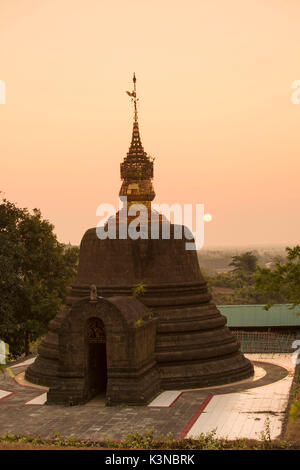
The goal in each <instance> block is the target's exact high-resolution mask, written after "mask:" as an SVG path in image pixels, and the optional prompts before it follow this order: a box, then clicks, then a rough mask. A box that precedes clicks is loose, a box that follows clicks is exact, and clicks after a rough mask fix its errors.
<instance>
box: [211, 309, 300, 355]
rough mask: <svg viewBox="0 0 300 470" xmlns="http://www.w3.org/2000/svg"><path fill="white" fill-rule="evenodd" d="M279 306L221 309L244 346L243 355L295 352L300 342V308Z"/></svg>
mask: <svg viewBox="0 0 300 470" xmlns="http://www.w3.org/2000/svg"><path fill="white" fill-rule="evenodd" d="M291 306H292V304H276V305H273V306H272V307H271V308H270V309H269V310H264V305H218V309H219V310H220V312H221V313H222V314H223V315H224V316H225V317H226V318H227V326H228V327H229V328H230V330H231V331H232V332H233V333H234V334H235V335H236V337H237V338H238V339H239V340H240V342H241V349H242V351H243V352H267V351H268V352H292V351H293V350H294V349H293V342H294V341H295V340H297V339H300V307H299V308H297V307H296V308H294V309H291Z"/></svg>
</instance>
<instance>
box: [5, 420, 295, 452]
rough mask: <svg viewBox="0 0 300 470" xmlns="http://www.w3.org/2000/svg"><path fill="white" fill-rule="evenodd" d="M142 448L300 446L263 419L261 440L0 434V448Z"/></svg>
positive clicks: (149, 434)
mask: <svg viewBox="0 0 300 470" xmlns="http://www.w3.org/2000/svg"><path fill="white" fill-rule="evenodd" d="M9 448H14V449H16V448H22V449H41V448H47V449H53V450H54V449H99V450H101V449H102V450H103V449H106V450H107V449H114V450H115V449H120V450H121V449H143V450H165V449H170V450H228V449H231V450H278V449H280V450H283V449H286V450H288V449H300V444H299V446H295V444H293V443H292V442H288V441H284V440H274V441H272V440H271V438H270V427H269V426H268V423H266V429H265V431H264V432H263V433H262V434H261V436H260V440H253V439H252V440H251V439H237V440H235V441H228V440H226V439H217V438H216V431H215V430H214V431H212V432H210V433H207V434H200V435H199V436H198V437H197V438H195V439H176V438H174V437H173V436H172V435H171V434H170V435H167V436H158V437H157V436H156V432H155V430H153V429H152V430H148V431H146V432H144V433H139V432H134V433H131V434H128V436H127V437H126V438H125V439H124V440H123V441H116V440H112V439H109V438H107V439H106V438H104V439H103V440H97V441H95V440H90V439H79V438H77V437H76V436H74V435H72V436H70V437H63V436H61V435H60V434H59V433H55V434H54V435H53V436H52V437H51V438H47V439H44V438H41V437H31V436H29V435H21V434H10V433H8V432H6V433H5V434H4V435H3V436H0V449H9Z"/></svg>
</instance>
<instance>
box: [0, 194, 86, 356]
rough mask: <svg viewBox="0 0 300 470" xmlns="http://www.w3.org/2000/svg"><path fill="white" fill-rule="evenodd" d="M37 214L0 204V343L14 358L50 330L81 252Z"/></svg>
mask: <svg viewBox="0 0 300 470" xmlns="http://www.w3.org/2000/svg"><path fill="white" fill-rule="evenodd" d="M53 229H54V227H53V225H52V224H51V223H49V221H47V220H45V219H43V218H42V215H41V212H40V211H39V210H38V209H34V210H33V213H32V214H30V213H29V211H28V210H27V209H20V208H18V207H16V205H15V204H13V203H11V202H9V201H7V200H6V199H4V200H3V201H2V202H1V203H0V338H1V339H2V340H3V341H5V342H6V343H8V344H9V346H10V354H11V356H12V357H17V356H18V355H20V354H23V353H25V354H28V353H29V346H30V342H31V341H35V340H36V339H37V338H38V337H39V336H41V335H42V334H44V333H45V332H46V331H47V325H48V323H49V321H50V320H51V319H52V318H53V317H54V316H55V315H56V314H57V312H58V310H59V308H60V306H61V305H62V302H63V299H64V298H65V296H66V294H67V290H68V286H69V285H70V283H71V281H72V279H73V278H74V276H75V274H76V267H77V260H78V248H77V247H71V248H67V247H65V245H64V244H62V243H59V242H58V240H57V238H56V235H55V234H54V233H53Z"/></svg>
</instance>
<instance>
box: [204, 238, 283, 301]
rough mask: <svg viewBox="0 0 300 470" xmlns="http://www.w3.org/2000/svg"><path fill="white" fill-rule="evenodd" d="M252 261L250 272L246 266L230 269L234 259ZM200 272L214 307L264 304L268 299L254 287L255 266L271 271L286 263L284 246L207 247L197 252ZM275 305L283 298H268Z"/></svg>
mask: <svg viewBox="0 0 300 470" xmlns="http://www.w3.org/2000/svg"><path fill="white" fill-rule="evenodd" d="M247 254H248V255H249V254H250V258H251V257H252V258H253V261H254V264H253V266H252V268H250V270H248V269H247V266H246V267H245V266H244V267H243V266H242V265H240V266H237V267H236V268H234V266H231V265H230V263H232V262H233V260H234V259H236V258H237V259H238V260H240V258H243V257H245V256H246V257H247ZM197 255H198V260H199V265H200V268H201V272H202V274H203V276H204V278H205V280H206V281H207V283H208V288H209V290H210V293H211V294H212V297H213V301H214V302H215V303H216V304H217V305H230V304H267V303H268V302H269V301H270V297H268V296H266V295H264V294H263V293H262V292H261V291H260V290H258V289H257V288H256V286H255V275H256V267H257V266H259V267H261V268H269V269H271V270H272V269H273V268H275V267H276V263H280V264H284V263H285V262H286V250H285V247H284V246H267V245H266V246H263V245H261V246H254V247H253V246H252V247H251V246H242V247H210V248H205V249H202V250H199V251H198V252H197ZM272 301H273V302H275V303H285V302H287V299H286V298H285V297H284V296H279V295H278V296H277V297H274V298H273V299H272Z"/></svg>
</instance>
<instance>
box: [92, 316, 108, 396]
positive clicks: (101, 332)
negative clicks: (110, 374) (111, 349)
mask: <svg viewBox="0 0 300 470" xmlns="http://www.w3.org/2000/svg"><path fill="white" fill-rule="evenodd" d="M106 385H107V358H106V335H105V329H104V325H103V322H102V321H101V320H100V319H99V318H90V319H89V320H88V321H87V386H88V397H89V399H90V398H93V397H95V396H96V395H99V394H105V393H106Z"/></svg>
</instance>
